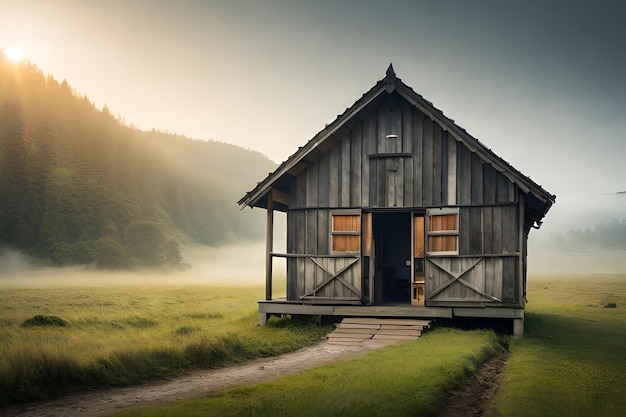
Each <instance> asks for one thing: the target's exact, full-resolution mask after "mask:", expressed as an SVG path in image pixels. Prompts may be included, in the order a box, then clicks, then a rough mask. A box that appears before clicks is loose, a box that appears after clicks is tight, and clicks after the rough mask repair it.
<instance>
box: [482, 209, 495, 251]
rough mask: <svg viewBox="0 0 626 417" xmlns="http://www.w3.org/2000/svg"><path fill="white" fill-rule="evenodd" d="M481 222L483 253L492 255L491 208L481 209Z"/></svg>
mask: <svg viewBox="0 0 626 417" xmlns="http://www.w3.org/2000/svg"><path fill="white" fill-rule="evenodd" d="M481 211H482V213H481V214H482V222H483V231H482V235H483V253H494V251H493V208H491V207H483V208H482V210H481Z"/></svg>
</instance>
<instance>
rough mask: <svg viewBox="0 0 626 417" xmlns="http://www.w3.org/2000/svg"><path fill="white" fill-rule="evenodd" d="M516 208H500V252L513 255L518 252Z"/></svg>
mask: <svg viewBox="0 0 626 417" xmlns="http://www.w3.org/2000/svg"><path fill="white" fill-rule="evenodd" d="M517 210H518V207H517V206H505V207H503V208H502V251H503V252H504V253H513V252H517V251H518V247H517V245H518V236H517V231H518V225H517Z"/></svg>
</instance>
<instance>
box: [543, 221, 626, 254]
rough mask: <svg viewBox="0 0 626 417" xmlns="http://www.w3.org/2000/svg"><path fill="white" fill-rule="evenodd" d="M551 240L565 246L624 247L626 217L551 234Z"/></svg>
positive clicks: (625, 245)
mask: <svg viewBox="0 0 626 417" xmlns="http://www.w3.org/2000/svg"><path fill="white" fill-rule="evenodd" d="M550 239H551V241H553V242H554V243H557V244H558V245H559V246H560V247H565V248H589V249H602V248H615V249H617V248H626V218H624V219H621V220H618V219H616V218H613V219H611V220H610V221H608V222H607V223H596V224H594V225H593V227H586V228H572V229H570V230H568V231H566V232H565V233H556V234H553V235H551V237H550Z"/></svg>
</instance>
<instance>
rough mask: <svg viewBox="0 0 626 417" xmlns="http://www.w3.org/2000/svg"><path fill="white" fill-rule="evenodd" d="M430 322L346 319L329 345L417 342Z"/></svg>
mask: <svg viewBox="0 0 626 417" xmlns="http://www.w3.org/2000/svg"><path fill="white" fill-rule="evenodd" d="M430 323H431V322H430V320H417V319H377V318H372V317H346V318H344V319H343V320H342V322H341V323H339V324H338V325H337V328H336V329H335V330H334V331H333V332H332V333H330V334H329V335H328V337H327V338H328V343H331V344H338V345H339V344H340V345H358V344H362V343H366V342H367V341H371V340H375V341H378V342H383V343H387V342H389V343H392V342H400V341H403V340H416V339H418V338H419V337H420V336H421V335H422V332H423V330H424V329H427V328H428V327H430Z"/></svg>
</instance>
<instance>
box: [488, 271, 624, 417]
mask: <svg viewBox="0 0 626 417" xmlns="http://www.w3.org/2000/svg"><path fill="white" fill-rule="evenodd" d="M528 293H529V295H528V298H529V304H528V306H527V308H526V312H527V313H526V334H525V337H524V338H523V339H513V340H512V341H511V355H510V357H509V362H508V365H507V367H506V370H505V373H504V377H503V381H502V387H501V390H500V394H499V395H498V399H497V406H498V410H499V413H500V414H497V415H501V416H507V417H508V416H512V417H513V416H520V417H521V416H524V417H533V416H542V417H549V416H555V417H556V416H580V417H583V416H603V417H607V416H614V417H618V416H619V417H623V416H625V415H626V276H624V275H588V276H571V277H540V278H537V277H530V279H529V286H528ZM611 303H614V304H615V307H616V308H603V307H605V306H610V305H611Z"/></svg>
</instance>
